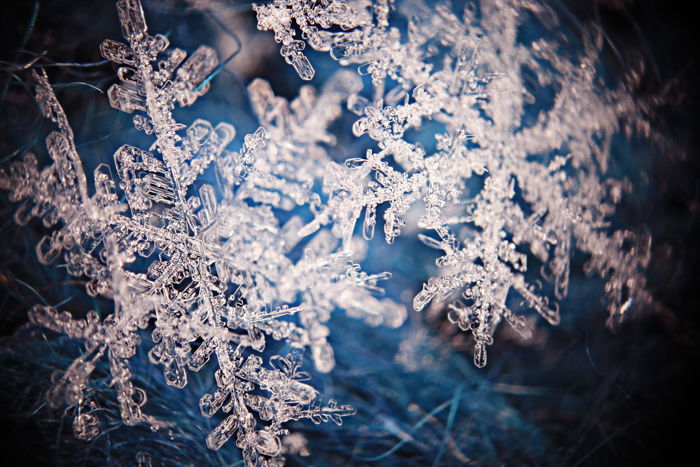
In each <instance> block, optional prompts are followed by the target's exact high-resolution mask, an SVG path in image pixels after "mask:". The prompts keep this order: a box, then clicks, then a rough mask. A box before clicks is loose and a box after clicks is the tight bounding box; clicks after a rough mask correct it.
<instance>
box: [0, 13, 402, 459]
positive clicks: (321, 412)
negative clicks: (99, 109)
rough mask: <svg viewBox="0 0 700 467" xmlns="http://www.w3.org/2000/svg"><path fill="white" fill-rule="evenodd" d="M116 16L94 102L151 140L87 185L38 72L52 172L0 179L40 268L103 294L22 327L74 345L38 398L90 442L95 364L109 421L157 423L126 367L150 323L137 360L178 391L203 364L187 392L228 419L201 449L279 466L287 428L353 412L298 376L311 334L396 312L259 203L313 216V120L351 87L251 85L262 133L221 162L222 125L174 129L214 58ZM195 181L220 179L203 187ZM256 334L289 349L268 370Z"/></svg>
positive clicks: (325, 359)
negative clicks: (117, 30) (110, 408)
mask: <svg viewBox="0 0 700 467" xmlns="http://www.w3.org/2000/svg"><path fill="white" fill-rule="evenodd" d="M117 8H118V13H119V19H120V22H121V26H122V31H123V35H124V38H125V39H126V43H122V42H117V41H113V40H110V39H107V40H105V41H104V42H103V43H102V46H101V52H102V55H103V56H104V57H105V58H107V59H109V60H110V61H112V62H114V63H115V64H117V65H119V66H120V67H119V68H118V77H119V83H117V84H114V85H112V86H111V87H110V88H109V91H108V93H107V94H108V97H109V101H110V104H111V105H112V107H114V108H115V109H118V110H121V111H123V112H126V113H128V114H134V116H133V122H134V126H135V127H136V128H137V129H139V130H141V131H143V132H145V133H146V134H147V135H153V137H154V138H155V141H154V142H153V144H152V145H151V147H150V148H149V149H142V148H139V147H135V146H131V145H128V144H127V145H123V146H121V147H120V148H119V149H118V150H117V151H116V152H115V154H114V164H115V168H116V172H117V175H118V177H117V178H114V177H113V175H112V173H111V172H112V171H111V169H110V166H108V165H106V164H101V165H100V166H98V167H97V168H96V170H95V172H94V186H93V187H91V186H90V185H89V184H88V181H87V177H86V175H85V172H84V170H83V166H82V163H81V159H80V156H79V155H78V151H77V149H76V145H75V141H74V135H73V132H72V130H71V127H70V125H69V123H68V120H67V118H66V115H65V113H64V111H63V109H62V107H61V105H60V104H59V102H58V100H57V98H56V96H55V94H54V92H53V89H52V87H51V85H50V84H49V82H48V78H47V76H46V75H45V74H44V73H34V79H35V81H36V83H37V84H36V101H37V102H38V104H39V105H40V107H41V109H42V112H43V114H44V116H45V117H46V118H48V119H50V120H51V121H52V122H53V123H54V124H55V126H56V127H57V129H56V131H53V132H52V133H51V134H50V135H49V136H48V138H47V140H46V146H47V148H48V152H49V155H50V157H51V159H52V160H53V164H52V165H50V166H48V167H46V168H44V169H40V168H39V167H38V162H37V159H36V158H35V157H34V156H33V155H32V154H27V155H26V156H25V157H24V159H23V160H22V161H18V162H15V163H14V164H12V165H11V167H10V169H9V172H0V187H2V188H4V189H6V190H9V191H10V198H11V199H12V200H13V201H17V202H21V203H22V204H21V206H20V208H19V209H18V211H17V213H16V216H15V217H16V220H17V222H18V223H20V224H24V223H26V222H28V221H29V220H30V218H31V217H34V216H35V217H39V218H41V219H42V220H43V223H44V225H45V226H46V227H49V228H52V232H51V233H50V234H49V235H47V236H45V237H44V238H42V240H41V241H40V242H39V244H38V245H37V247H36V251H37V254H38V257H39V259H40V260H41V262H42V263H45V264H49V263H51V262H53V261H54V260H56V259H57V258H59V257H60V256H61V255H63V257H64V259H65V263H66V267H67V270H68V272H69V273H70V274H72V275H74V276H80V277H83V278H85V279H86V280H87V292H88V293H89V294H91V295H94V296H98V295H99V296H103V297H107V298H109V299H111V300H112V301H113V302H114V309H113V312H112V313H110V314H108V315H107V316H99V315H98V313H96V312H94V311H90V312H88V313H87V314H85V313H82V312H80V310H76V312H74V313H71V312H66V311H59V310H57V309H55V308H53V307H50V306H36V307H35V308H34V309H33V310H32V311H31V312H30V319H31V320H32V321H33V322H35V323H37V324H39V325H42V326H45V327H47V328H49V329H52V330H54V331H57V332H60V333H64V334H67V335H68V336H70V337H71V338H76V339H81V340H83V341H84V342H85V352H84V353H83V354H82V355H81V356H80V357H78V358H76V359H75V361H74V362H73V363H72V364H71V365H70V367H69V368H67V369H66V370H65V371H64V372H61V373H59V374H56V375H55V384H54V386H53V387H52V388H51V389H50V390H49V391H48V393H47V402H48V403H49V405H51V406H54V407H58V406H61V405H63V404H67V405H69V406H72V407H75V408H76V417H75V421H74V424H73V426H74V431H75V434H76V436H78V437H79V438H83V439H91V438H93V437H95V436H96V435H97V434H98V433H99V421H98V419H97V415H96V413H95V411H94V408H95V404H94V401H92V400H91V390H90V385H89V381H88V380H89V378H90V375H91V373H92V372H93V371H94V369H95V366H96V362H97V361H98V360H99V359H101V358H107V359H108V362H109V369H110V372H111V382H112V386H113V387H114V389H115V390H116V393H117V398H118V402H119V408H120V411H121V417H122V420H123V422H124V423H125V424H127V425H135V424H138V423H147V424H149V425H150V426H151V427H152V428H153V429H159V428H161V427H165V426H168V424H169V423H167V422H164V421H161V420H159V419H157V418H156V417H153V416H151V415H147V414H146V413H145V412H144V411H145V410H146V409H145V408H146V407H147V404H146V403H147V396H146V394H145V392H144V391H143V390H142V389H140V388H138V387H137V386H135V385H134V384H133V383H132V374H131V370H130V367H129V361H130V359H131V357H133V356H134V355H135V353H136V352H137V350H139V349H140V348H142V347H143V346H144V345H145V344H141V338H140V334H141V330H144V329H147V330H149V331H151V338H152V342H153V345H152V347H151V348H150V350H149V351H148V356H149V359H150V361H151V362H152V363H153V364H155V365H159V366H161V367H162V369H163V374H164V377H165V381H166V382H167V383H168V384H169V385H171V386H174V387H177V388H182V387H184V386H185V385H186V384H187V380H188V377H187V375H188V371H194V372H196V371H199V370H200V369H202V368H203V367H204V366H205V365H206V364H207V363H208V361H209V360H210V358H211V357H212V355H214V356H215V358H216V365H217V369H216V372H215V376H216V378H215V379H216V381H215V382H216V388H215V390H214V391H213V392H211V393H208V394H204V395H203V396H202V397H201V400H200V408H201V412H202V414H203V415H205V416H207V417H212V416H214V415H215V414H217V413H218V412H222V413H224V414H225V416H224V418H223V420H222V421H221V423H220V424H219V425H218V426H217V427H216V428H214V430H213V431H212V432H211V433H209V435H208V436H207V437H206V442H207V445H208V446H209V447H210V448H211V449H219V448H221V446H222V445H223V444H224V443H225V442H226V441H227V440H229V439H230V438H231V437H232V436H234V435H235V440H236V444H237V446H238V447H239V448H240V449H241V451H242V453H243V457H244V459H245V461H246V463H247V464H248V465H278V464H280V463H282V462H283V459H282V457H281V452H282V444H281V440H280V436H281V435H284V434H286V433H287V431H286V430H285V428H284V424H285V422H288V421H290V420H299V419H310V420H311V421H313V422H314V423H321V422H327V421H333V422H335V423H337V424H340V423H341V422H342V417H344V416H347V415H349V414H351V413H352V412H353V409H352V408H351V407H349V406H347V405H339V404H338V403H336V402H335V401H333V400H330V401H329V402H327V403H323V401H322V397H321V395H320V394H319V393H318V391H316V390H315V389H314V388H313V387H312V386H310V385H309V384H307V383H306V382H304V381H305V380H307V379H308V378H309V376H308V374H306V373H305V372H303V371H301V369H300V366H301V363H302V356H303V355H302V352H303V350H304V349H305V348H309V349H310V351H311V356H312V359H313V361H314V364H315V366H316V368H317V370H319V371H322V372H327V371H330V370H331V369H332V368H333V366H334V360H333V351H332V349H331V347H330V345H329V343H328V341H327V336H328V328H327V327H326V326H325V324H324V323H325V322H326V321H327V320H328V319H329V317H330V314H331V312H332V311H333V310H334V309H343V310H346V311H347V313H348V314H350V315H353V316H356V317H359V318H362V319H364V320H365V321H367V322H368V323H369V324H371V325H378V324H382V323H385V324H388V325H390V326H398V325H400V324H401V322H402V321H403V319H404V315H405V310H404V308H403V307H401V306H399V305H397V304H395V303H393V302H390V301H389V300H387V299H378V298H375V297H374V296H373V295H372V294H373V293H375V292H377V291H381V289H380V288H379V286H378V282H379V281H380V280H383V279H386V278H387V277H388V274H378V275H369V274H367V273H365V272H363V271H361V270H360V267H359V265H358V264H356V263H355V262H353V261H352V260H351V255H350V252H349V251H347V250H345V249H341V248H339V245H338V243H339V242H338V241H337V240H336V239H335V237H333V236H332V235H331V234H330V233H329V232H328V231H320V232H319V233H318V234H317V235H316V236H315V237H314V238H313V239H312V240H311V241H310V242H308V244H306V245H305V246H304V251H303V254H302V255H301V257H300V258H299V259H298V260H292V259H290V258H291V256H292V255H290V253H291V252H292V251H293V250H294V249H295V248H300V247H299V246H298V243H299V241H300V240H301V237H299V236H298V235H297V231H298V230H299V228H300V227H301V226H302V221H301V220H300V218H299V217H296V216H292V217H291V218H290V219H289V220H288V221H287V222H286V223H285V224H284V225H280V223H279V221H278V219H277V217H276V215H275V213H274V211H273V208H275V209H279V210H291V209H293V208H295V207H297V206H302V207H307V208H309V209H312V210H313V211H314V212H315V211H317V210H318V209H319V203H320V199H319V196H318V195H317V194H314V193H312V191H311V187H312V185H313V183H314V181H315V180H320V178H321V177H322V172H321V171H320V168H322V167H323V165H324V164H325V163H327V162H328V161H329V158H328V156H327V154H326V153H325V150H324V148H323V145H324V144H326V143H330V142H332V141H331V140H332V137H331V136H330V135H329V134H328V133H327V132H326V128H327V126H328V124H329V123H330V122H331V121H332V120H334V119H335V118H337V116H338V115H339V114H340V112H341V101H343V100H344V99H346V98H347V96H348V95H349V94H350V93H352V92H355V91H356V90H357V89H358V88H359V83H358V80H357V78H356V77H354V76H350V77H348V76H347V75H342V74H341V75H339V76H337V77H336V79H334V80H331V81H329V83H328V84H327V86H326V87H325V88H324V89H323V90H322V91H321V92H320V93H319V95H316V94H315V92H314V91H313V90H312V89H311V88H304V89H302V91H301V95H300V97H299V98H297V99H296V100H294V101H293V102H292V103H291V104H290V103H288V102H287V101H286V100H285V99H282V98H279V97H276V96H274V94H273V93H272V91H271V88H270V86H269V85H268V84H267V83H266V82H264V81H261V80H256V81H254V82H253V83H251V85H250V88H249V91H250V95H251V98H252V102H253V105H254V108H255V110H256V112H257V114H258V116H259V118H260V122H261V124H262V126H261V127H260V128H259V129H258V130H257V131H255V132H254V133H253V134H249V135H246V136H245V138H244V140H245V142H244V145H243V147H242V148H241V149H240V151H237V152H234V151H231V150H229V149H227V147H228V146H229V143H231V141H232V140H233V138H234V136H235V130H234V127H233V126H231V125H229V124H227V123H219V124H217V125H212V124H211V123H210V122H208V121H206V120H202V119H198V120H196V121H195V122H194V123H192V124H191V125H189V126H185V125H183V124H181V123H179V122H177V121H176V120H175V119H174V118H173V115H172V111H173V109H174V108H175V106H189V105H191V104H193V103H194V102H195V101H196V99H197V98H199V97H200V96H202V95H203V94H204V93H205V92H206V91H207V88H208V86H209V80H210V79H211V77H212V76H213V74H214V73H215V72H216V69H217V65H218V59H217V56H216V53H215V52H214V50H213V49H211V48H209V47H205V46H202V47H200V48H198V49H197V50H196V51H195V52H194V53H192V54H191V55H190V56H189V57H187V54H186V53H185V52H184V51H183V50H181V49H178V48H169V43H168V39H167V38H166V37H165V36H163V35H159V34H158V35H150V34H149V33H148V29H147V26H146V22H145V18H144V13H143V10H142V7H141V4H140V2H139V0H118V1H117ZM302 156H303V157H302ZM208 171H209V172H211V171H213V172H214V173H215V175H216V179H217V180H218V184H217V186H212V185H210V184H207V183H203V182H201V181H199V179H200V178H201V176H202V175H203V174H205V172H208ZM91 191H94V192H93V193H92V194H91ZM297 256H298V255H297ZM83 316H84V317H83ZM270 337H271V338H273V339H275V340H282V341H285V342H286V343H287V344H288V347H289V348H291V350H290V351H289V353H288V354H287V355H273V356H271V357H270V358H269V362H268V363H265V362H264V361H263V356H264V355H263V354H262V351H263V350H264V348H265V345H266V340H267V339H268V338H270ZM211 364H213V363H211ZM297 444H298V443H297Z"/></svg>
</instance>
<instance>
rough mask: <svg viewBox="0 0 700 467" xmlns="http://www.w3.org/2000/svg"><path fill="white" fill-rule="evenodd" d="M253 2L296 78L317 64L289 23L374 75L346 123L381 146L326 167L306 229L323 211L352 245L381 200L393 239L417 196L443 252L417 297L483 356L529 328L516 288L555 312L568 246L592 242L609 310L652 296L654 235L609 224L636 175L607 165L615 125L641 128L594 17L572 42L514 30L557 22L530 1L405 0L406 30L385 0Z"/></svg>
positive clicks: (564, 283) (547, 312) (591, 267)
mask: <svg viewBox="0 0 700 467" xmlns="http://www.w3.org/2000/svg"><path fill="white" fill-rule="evenodd" d="M254 9H255V11H256V12H257V18H258V27H259V28H260V29H265V30H267V29H270V30H273V31H274V33H275V40H276V41H277V42H280V43H281V44H282V45H283V47H282V51H281V53H282V55H283V56H285V58H286V59H287V61H288V62H290V63H291V64H292V65H293V66H294V68H295V69H296V70H297V72H298V73H299V75H300V76H301V78H302V79H311V77H312V76H313V68H312V67H311V65H310V64H308V59H306V58H301V57H302V55H301V53H302V52H301V51H302V50H303V49H304V47H303V45H304V44H303V42H302V41H299V40H294V36H295V34H296V31H295V29H294V24H296V26H297V27H298V29H299V30H301V31H302V37H304V38H305V39H306V42H307V43H308V44H309V45H310V46H311V47H312V48H314V49H316V50H321V51H330V54H331V56H332V57H333V58H334V59H336V60H338V61H339V62H340V64H341V65H351V64H353V65H357V73H358V74H359V75H370V76H371V85H372V91H371V95H372V97H371V99H370V98H368V97H364V96H362V95H361V94H362V91H358V92H357V93H355V94H353V95H351V96H350V98H349V99H348V109H350V110H352V111H354V112H355V113H356V114H357V115H358V116H359V117H360V118H359V119H358V120H357V121H356V122H355V124H354V126H353V133H354V135H355V136H356V137H361V136H362V135H368V136H369V138H370V139H371V140H373V141H375V142H376V146H377V149H368V150H367V151H366V154H364V156H363V157H352V158H349V159H347V160H346V161H345V167H343V166H340V165H335V166H331V167H329V169H328V173H327V175H326V178H325V179H324V187H323V189H324V192H325V193H326V194H327V195H328V198H329V199H328V202H327V203H326V206H325V207H324V209H322V210H321V211H320V212H319V213H318V215H317V216H316V218H315V219H314V220H313V221H312V222H311V223H310V224H308V225H306V226H305V227H304V228H303V229H302V233H311V232H314V231H315V230H316V229H318V228H319V227H320V226H323V225H326V224H333V226H334V228H333V229H334V230H333V231H334V232H335V233H336V234H337V235H338V236H339V237H340V238H342V239H343V243H344V244H345V245H346V246H347V245H349V242H350V240H351V238H352V236H353V231H354V228H355V224H356V223H357V221H358V220H359V218H360V216H361V215H362V214H363V213H364V220H363V232H364V236H365V238H368V239H369V238H371V237H372V236H373V234H374V230H375V226H376V224H377V220H376V216H377V210H378V208H379V207H383V208H384V215H383V217H384V235H385V238H386V241H387V242H388V243H392V242H393V241H394V239H395V238H396V237H397V236H399V235H400V234H401V233H402V230H403V229H404V227H405V225H406V217H407V214H408V212H409V209H410V208H412V207H413V206H415V205H420V206H422V215H421V216H420V219H419V220H418V227H420V228H422V229H426V230H428V231H430V232H432V233H433V235H426V234H418V238H419V239H420V240H421V241H422V242H423V243H425V244H426V245H428V246H430V247H432V248H435V249H437V250H440V251H441V252H442V256H441V257H440V258H438V259H437V260H436V264H437V266H438V267H439V268H440V275H439V276H437V277H431V278H430V279H429V280H428V281H427V282H426V283H425V284H424V285H423V290H422V291H421V292H420V293H418V294H417V295H416V296H415V298H414V300H413V307H414V309H415V310H416V311H420V310H421V309H423V308H424V307H425V306H426V305H427V304H428V303H429V302H431V300H435V302H437V303H438V305H436V306H442V305H439V303H443V302H445V301H448V302H451V303H450V304H449V306H448V308H449V313H448V315H447V317H448V319H449V320H450V321H451V322H452V323H455V324H457V325H458V326H459V327H460V328H461V329H462V330H465V331H471V333H472V334H473V336H474V339H475V347H474V362H475V364H476V365H477V366H478V367H483V366H484V365H486V361H487V358H486V346H487V345H490V344H491V343H492V342H493V334H494V331H495V329H496V327H497V325H498V324H499V322H500V321H502V320H504V319H505V321H506V322H507V323H508V324H509V325H510V326H512V327H513V329H514V330H515V331H517V332H518V333H520V334H521V335H522V336H524V337H525V338H527V337H529V336H530V334H531V330H530V329H529V328H528V327H527V325H526V321H525V317H524V316H522V315H518V314H516V312H515V311H514V310H513V309H511V308H512V307H511V306H509V301H510V300H511V299H510V296H511V295H512V293H515V294H517V295H518V296H520V298H521V300H522V302H523V303H524V304H525V305H526V307H528V308H531V309H534V310H535V311H536V312H538V313H539V314H540V315H541V316H542V317H543V318H544V319H545V320H546V321H548V322H549V323H551V324H554V325H556V324H558V323H559V321H560V317H559V309H558V304H557V302H556V300H560V299H562V298H564V297H565V296H566V293H567V288H568V282H569V269H570V265H569V262H570V257H571V255H572V253H573V251H574V249H578V250H580V251H582V252H584V253H586V254H588V255H590V259H589V260H588V263H587V264H586V266H585V269H586V271H587V272H597V273H598V274H600V275H601V276H602V277H604V278H606V280H607V283H606V286H605V291H606V294H607V296H608V299H609V319H608V324H609V326H611V327H615V326H617V324H618V323H619V321H620V320H621V319H622V318H623V316H624V315H625V313H626V311H627V310H628V309H629V308H630V306H631V305H632V304H633V303H638V304H645V303H649V302H650V300H651V298H650V296H649V294H648V292H647V291H646V290H645V278H644V271H645V269H646V267H647V265H648V262H649V258H650V242H651V239H650V237H649V236H648V235H646V234H645V233H643V232H642V233H634V232H631V231H627V230H617V231H615V230H613V229H611V228H610V222H609V218H610V216H611V215H612V214H613V213H614V210H615V204H616V203H617V202H619V200H620V198H621V194H622V193H623V192H624V191H626V190H627V189H628V187H629V185H630V184H629V182H628V181H627V180H616V179H614V178H612V177H610V176H608V175H606V172H607V168H608V159H609V154H610V147H611V144H612V140H613V138H614V137H615V136H616V135H617V134H618V133H620V132H621V131H623V130H624V131H625V132H626V133H627V134H629V133H630V132H631V131H632V130H633V129H637V130H640V132H641V133H642V134H644V133H645V132H647V131H648V124H647V122H645V121H644V120H643V119H642V118H641V117H640V112H639V107H638V105H637V104H636V103H635V101H634V99H633V97H632V96H631V93H630V92H629V89H627V87H626V86H625V85H622V86H620V87H619V88H618V89H607V88H605V87H604V86H602V85H600V84H599V81H598V79H599V75H598V72H597V69H596V65H597V57H598V56H599V54H600V51H601V48H602V35H601V33H600V31H596V30H593V31H589V32H588V35H587V36H586V37H585V39H586V41H585V44H584V50H583V53H582V54H581V55H580V56H573V57H568V56H566V55H565V54H564V53H560V51H559V49H558V47H560V46H561V44H559V43H558V42H557V41H555V40H546V39H544V38H538V39H533V40H531V41H527V42H526V41H525V40H524V39H521V38H520V37H519V36H518V31H519V29H518V28H519V27H520V26H521V23H522V22H523V21H525V20H526V19H528V18H529V16H528V15H530V14H533V13H534V14H535V15H537V17H538V18H543V21H544V20H548V21H549V22H550V23H552V22H553V23H554V24H550V27H553V26H556V16H555V15H551V14H550V11H549V10H548V8H547V6H546V4H545V3H540V2H527V3H523V2H518V1H514V0H488V1H483V2H479V4H478V6H477V5H476V4H473V3H471V2H467V4H466V6H465V8H464V10H463V12H462V15H461V17H460V16H458V15H457V14H456V13H455V11H454V9H453V8H452V6H451V5H450V4H449V3H440V4H437V5H435V6H429V5H428V4H426V3H423V2H422V1H413V2H404V3H402V4H401V7H400V8H399V12H398V13H400V14H402V15H403V16H404V17H405V18H407V19H408V27H407V30H408V34H407V36H405V35H402V33H401V31H400V30H399V29H398V28H396V27H390V23H389V18H390V15H391V12H392V10H393V2H392V1H390V0H380V1H377V2H371V3H370V2H368V1H364V0H347V1H345V0H334V1H330V0H329V1H319V2H316V1H309V0H275V1H274V2H270V3H268V4H267V5H265V6H254ZM293 23H294V24H293ZM319 28H321V29H319ZM338 28H340V31H338ZM298 63H303V66H298V65H297V64H298ZM309 70H311V71H309ZM387 89H389V90H388V91H387ZM533 109H534V110H533ZM532 113H534V114H536V118H532V117H531V114H532ZM428 122H429V123H430V125H428V124H427V123H428ZM435 123H438V124H439V128H440V130H436V129H435V128H436V125H435ZM428 143H429V144H430V145H431V146H432V148H431V149H427V148H425V147H424V146H423V145H424V144H428ZM533 261H534V262H536V263H541V264H542V276H543V277H544V278H545V279H547V280H548V281H550V282H552V283H553V294H552V295H553V296H554V299H555V300H554V301H552V300H551V298H550V297H549V296H548V295H547V294H543V293H540V292H539V291H538V287H537V285H536V284H535V283H530V282H528V280H526V275H525V273H526V271H527V266H528V263H529V262H530V263H532V262H533ZM459 295H461V297H458V296H459Z"/></svg>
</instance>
